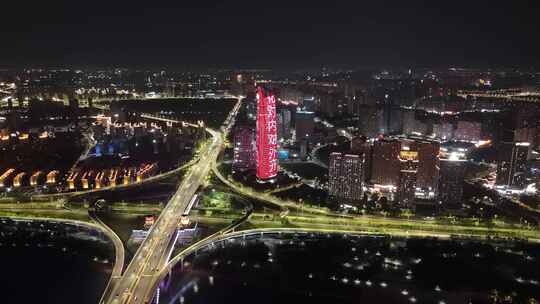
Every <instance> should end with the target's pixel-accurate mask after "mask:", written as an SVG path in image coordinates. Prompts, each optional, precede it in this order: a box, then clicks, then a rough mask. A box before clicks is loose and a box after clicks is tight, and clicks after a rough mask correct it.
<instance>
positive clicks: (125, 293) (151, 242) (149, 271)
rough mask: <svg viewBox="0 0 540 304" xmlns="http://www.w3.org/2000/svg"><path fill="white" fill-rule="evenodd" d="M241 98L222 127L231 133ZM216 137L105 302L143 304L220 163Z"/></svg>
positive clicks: (215, 134) (220, 139) (219, 137)
mask: <svg viewBox="0 0 540 304" xmlns="http://www.w3.org/2000/svg"><path fill="white" fill-rule="evenodd" d="M240 103H241V98H239V99H238V103H237V105H236V106H235V107H234V109H233V111H231V113H230V114H229V116H228V117H227V119H226V121H225V125H224V127H223V128H222V130H223V131H224V132H228V130H229V129H230V127H231V125H232V124H233V123H234V117H235V116H236V114H237V112H238V109H239V108H240ZM207 131H208V132H209V133H210V135H211V136H212V140H211V142H210V143H207V144H206V146H205V147H204V148H203V150H202V151H201V153H200V158H199V161H198V162H197V163H196V164H194V165H193V166H192V167H191V169H190V170H189V171H188V173H187V174H186V176H184V178H183V180H182V182H181V184H180V186H179V187H178V189H177V191H176V193H175V194H174V195H173V196H172V198H171V200H170V201H169V202H168V204H167V206H166V207H165V208H164V209H163V211H162V212H161V215H160V216H159V218H158V219H157V221H156V222H155V223H154V225H153V226H152V228H151V229H150V231H149V233H148V236H147V237H146V239H145V240H144V241H143V243H142V244H141V246H140V247H139V249H138V250H137V252H136V253H135V255H134V257H133V259H132V261H131V263H130V264H129V266H128V267H127V269H126V271H125V272H124V274H123V276H122V278H121V279H120V280H119V281H118V283H117V285H116V286H115V287H114V288H113V290H112V292H111V293H110V294H109V295H108V296H107V297H106V298H105V299H104V301H102V302H101V303H111V304H118V303H121V304H126V303H132V304H137V303H143V301H144V299H143V298H144V295H145V292H147V291H148V290H149V288H150V287H151V284H152V282H153V281H154V276H155V275H156V274H157V273H158V271H160V270H161V268H162V267H163V266H164V265H165V263H166V262H167V257H168V255H169V252H168V250H167V249H168V248H170V246H171V244H170V242H171V240H172V238H173V237H174V236H175V234H176V231H177V229H178V225H179V223H180V220H181V217H182V214H183V213H184V211H185V210H186V208H187V207H188V205H189V203H190V201H191V198H192V197H193V195H194V194H195V193H196V192H197V190H198V188H199V186H200V185H201V184H202V183H203V181H204V179H205V177H206V176H207V175H208V173H209V172H210V170H211V169H212V164H215V163H216V160H217V157H218V155H219V154H220V153H221V149H222V147H223V137H222V134H221V133H220V132H217V131H214V130H211V129H207Z"/></svg>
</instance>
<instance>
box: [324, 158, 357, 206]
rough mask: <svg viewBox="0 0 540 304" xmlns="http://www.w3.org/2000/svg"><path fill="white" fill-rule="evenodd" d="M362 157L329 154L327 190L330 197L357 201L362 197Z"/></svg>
mask: <svg viewBox="0 0 540 304" xmlns="http://www.w3.org/2000/svg"><path fill="white" fill-rule="evenodd" d="M362 165H363V161H362V157H360V156H358V155H351V154H341V153H337V152H334V153H332V154H330V167H329V172H328V175H329V188H328V193H329V195H330V196H332V197H336V198H342V199H346V200H350V201H359V200H361V199H362V195H363V189H362V186H363V177H362Z"/></svg>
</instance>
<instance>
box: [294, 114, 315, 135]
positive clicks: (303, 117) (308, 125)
mask: <svg viewBox="0 0 540 304" xmlns="http://www.w3.org/2000/svg"><path fill="white" fill-rule="evenodd" d="M314 118H315V113H313V112H307V111H297V112H296V116H295V130H296V141H301V140H304V139H305V140H309V139H310V138H311V137H313V131H314V129H315V121H314Z"/></svg>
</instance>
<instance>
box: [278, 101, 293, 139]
mask: <svg viewBox="0 0 540 304" xmlns="http://www.w3.org/2000/svg"><path fill="white" fill-rule="evenodd" d="M277 120H278V121H277V124H278V138H279V139H285V140H287V139H290V138H291V111H290V110H289V109H280V110H279V113H278V117H277Z"/></svg>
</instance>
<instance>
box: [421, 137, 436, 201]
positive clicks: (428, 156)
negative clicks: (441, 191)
mask: <svg viewBox="0 0 540 304" xmlns="http://www.w3.org/2000/svg"><path fill="white" fill-rule="evenodd" d="M439 149H440V146H439V143H434V142H433V143H431V142H420V143H416V150H417V151H418V162H419V164H418V174H417V179H416V187H417V188H419V190H420V191H421V192H424V193H425V194H426V195H427V196H426V195H424V198H433V196H434V195H435V192H436V190H437V185H438V183H439V157H438V155H439Z"/></svg>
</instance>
